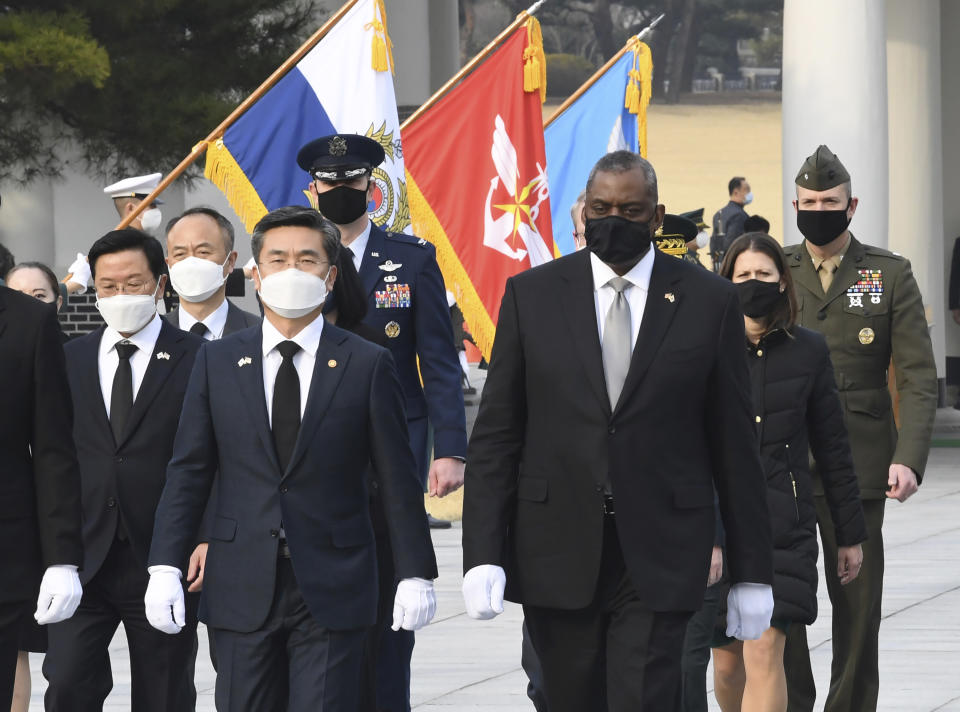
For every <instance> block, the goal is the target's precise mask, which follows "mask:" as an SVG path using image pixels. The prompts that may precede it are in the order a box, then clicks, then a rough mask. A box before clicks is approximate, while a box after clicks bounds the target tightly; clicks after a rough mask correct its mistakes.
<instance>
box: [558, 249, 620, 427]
mask: <svg viewBox="0 0 960 712" xmlns="http://www.w3.org/2000/svg"><path fill="white" fill-rule="evenodd" d="M567 267H568V269H567V271H566V273H564V274H563V275H562V277H563V279H564V280H565V281H566V282H567V285H568V288H567V289H563V290H562V292H561V296H560V298H561V300H562V302H563V313H564V315H565V317H566V319H567V325H568V326H569V327H570V342H571V343H572V344H573V345H574V348H575V349H576V351H577V355H578V356H579V358H580V362H581V363H582V364H583V371H584V374H585V375H586V379H587V383H589V384H590V390H591V391H593V394H594V395H595V396H596V397H597V399H598V400H599V401H600V404H601V406H602V407H603V411H604V413H605V414H606V415H607V416H609V415H610V398H609V397H608V396H607V386H606V381H604V376H603V354H602V353H601V351H600V334H599V331H598V327H597V309H596V302H595V300H594V294H593V271H592V270H591V268H590V252H589V251H588V250H581V251H580V252H578V253H576V254H575V255H573V256H571V257H570V258H569V259H568V263H567Z"/></svg>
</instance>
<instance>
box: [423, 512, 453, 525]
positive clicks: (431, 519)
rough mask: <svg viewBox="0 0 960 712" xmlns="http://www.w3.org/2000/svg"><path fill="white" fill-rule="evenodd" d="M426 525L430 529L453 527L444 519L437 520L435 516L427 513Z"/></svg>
mask: <svg viewBox="0 0 960 712" xmlns="http://www.w3.org/2000/svg"><path fill="white" fill-rule="evenodd" d="M427 524H429V525H430V528H431V529H449V528H450V527H452V526H453V524H451V523H450V522H448V521H447V520H446V519H437V518H436V517H435V516H433V515H432V514H430V512H427Z"/></svg>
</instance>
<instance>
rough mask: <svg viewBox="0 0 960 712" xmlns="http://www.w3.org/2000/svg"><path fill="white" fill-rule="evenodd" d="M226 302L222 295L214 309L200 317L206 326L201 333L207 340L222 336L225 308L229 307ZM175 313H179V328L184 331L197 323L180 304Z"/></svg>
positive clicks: (225, 315) (225, 322)
mask: <svg viewBox="0 0 960 712" xmlns="http://www.w3.org/2000/svg"><path fill="white" fill-rule="evenodd" d="M229 308H230V307H229V305H228V304H227V299H226V297H224V299H223V301H222V302H221V303H220V306H218V307H217V308H216V309H214V310H213V311H212V312H211V313H210V314H207V318H206V319H202V320H201V321H203V325H204V326H205V327H207V330H206V332H204V334H203V338H205V339H206V340H207V341H214V340H216V339H219V338H221V337H222V336H223V327H224V326H226V325H227V310H228V309H229ZM177 314H178V315H179V320H180V328H181V329H183V330H184V331H190V327H192V326H193V325H194V324H196V323H197V320H196V319H194V317H193V315H192V314H190V313H189V312H187V310H186V309H184V308H183V305H182V304H181V305H180V308H179V309H177Z"/></svg>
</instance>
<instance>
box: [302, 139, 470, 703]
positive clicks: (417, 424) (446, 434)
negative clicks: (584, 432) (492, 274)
mask: <svg viewBox="0 0 960 712" xmlns="http://www.w3.org/2000/svg"><path fill="white" fill-rule="evenodd" d="M384 158H385V154H384V150H383V148H382V146H381V145H380V144H379V143H378V142H376V141H374V140H373V139H370V138H367V137H365V136H358V135H354V134H334V135H331V136H324V137H321V138H318V139H316V140H314V141H311V142H310V143H308V144H306V145H305V146H303V147H302V148H301V149H300V151H299V153H298V154H297V163H298V165H299V166H300V168H302V169H303V170H304V171H306V172H307V173H308V174H309V175H310V178H311V179H312V182H311V184H310V192H311V193H312V194H313V195H314V196H315V198H316V202H317V207H318V209H319V210H320V212H321V213H323V215H324V216H325V217H326V218H328V219H329V220H331V221H332V222H334V223H335V224H336V225H337V227H338V228H339V229H340V235H341V240H342V242H343V245H344V246H345V247H346V248H347V249H348V250H349V251H350V254H351V256H352V259H353V263H354V265H355V266H356V268H357V272H358V273H359V275H360V281H361V282H362V283H363V288H364V291H365V293H366V294H367V299H368V304H367V315H366V317H364V320H363V323H364V324H366V325H367V326H369V327H373V328H374V329H376V330H377V331H378V332H380V333H381V334H383V335H384V336H386V339H387V344H388V346H389V348H390V351H391V353H392V354H393V357H394V360H395V361H396V365H397V371H398V372H399V376H400V383H401V384H402V386H403V391H404V395H405V396H406V407H407V426H408V428H409V431H410V444H411V447H412V448H413V452H414V455H415V456H416V458H417V464H418V468H419V472H418V474H419V475H420V477H421V480H422V484H423V485H424V488H425V490H427V491H429V492H430V494H431V495H436V496H438V497H443V496H444V495H446V494H448V493H450V492H453V491H454V490H456V489H458V488H459V487H460V486H461V485H462V484H463V470H464V458H465V456H466V451H467V434H466V422H465V416H464V406H463V392H462V390H461V388H460V373H461V372H460V364H459V362H458V360H457V353H456V351H455V349H454V347H453V330H452V327H451V323H450V311H449V309H448V308H447V299H446V291H445V289H444V285H443V278H442V277H441V275H440V268H439V266H438V265H437V259H436V251H435V249H434V247H433V245H432V244H430V243H429V242H427V241H426V240H424V239H421V238H418V237H411V236H409V235H405V234H401V233H393V232H386V231H384V230H382V229H380V228H379V227H378V226H376V225H375V224H373V222H372V221H371V220H370V217H369V215H368V205H369V203H370V201H371V200H372V198H373V194H374V190H375V183H374V181H373V180H372V177H371V176H372V172H373V169H374V168H375V167H376V166H378V165H380V164H381V163H382V162H383V160H384ZM421 379H422V380H421ZM421 384H422V385H421ZM428 421H429V424H430V427H431V428H432V432H433V442H432V443H429V442H428ZM431 445H432V450H433V461H432V462H430V450H431ZM428 463H429V467H428ZM374 517H375V518H376V507H374ZM382 538H383V539H385V537H382ZM379 543H381V542H380V540H379V539H378V544H379ZM382 543H383V544H387V541H383V542H382ZM388 560H389V559H388ZM381 581H383V577H381ZM392 596H393V592H392V591H390V592H389V596H388V599H389V600H392ZM385 613H386V614H387V615H385V616H384V619H385V620H384V621H383V622H384V623H385V626H383V628H384V629H383V631H382V632H383V635H382V640H381V641H380V645H379V651H378V655H377V657H378V660H377V671H376V688H377V694H376V696H377V701H376V705H377V706H376V707H375V709H377V710H390V711H391V712H393V711H394V710H398V711H400V712H407V711H408V710H409V709H410V702H409V699H410V656H411V655H412V653H413V642H414V641H413V637H414V636H413V633H412V632H411V631H404V630H401V631H396V632H395V631H391V630H389V625H390V616H389V610H387V611H385ZM378 625H380V623H378ZM370 709H374V708H373V707H370Z"/></svg>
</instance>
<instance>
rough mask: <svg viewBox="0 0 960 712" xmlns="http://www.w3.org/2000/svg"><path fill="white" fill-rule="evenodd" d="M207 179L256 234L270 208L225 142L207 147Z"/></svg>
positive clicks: (250, 230)
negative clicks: (258, 225)
mask: <svg viewBox="0 0 960 712" xmlns="http://www.w3.org/2000/svg"><path fill="white" fill-rule="evenodd" d="M203 175H204V176H206V177H207V178H208V179H209V180H210V182H212V183H213V184H214V185H215V186H217V187H218V188H219V189H220V190H221V191H223V194H224V195H225V196H227V202H229V203H230V207H232V208H233V209H234V211H236V213H237V215H238V216H239V217H240V219H241V220H242V221H243V225H244V227H246V228H247V232H249V233H252V232H253V228H254V226H255V225H256V224H257V222H258V221H259V220H260V218H262V217H263V216H264V215H266V214H267V206H265V205H264V204H263V201H262V200H261V199H260V196H259V195H257V191H256V189H255V188H254V187H253V184H252V183H250V179H249V178H247V176H246V174H244V172H243V169H242V168H241V167H240V164H239V163H237V161H236V159H235V158H234V157H233V155H232V154H231V153H230V149H228V148H227V146H226V145H225V144H224V143H223V139H222V138H219V139H217V140H216V141H214V142H212V143H209V144H208V145H207V162H206V165H205V166H204V169H203Z"/></svg>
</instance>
